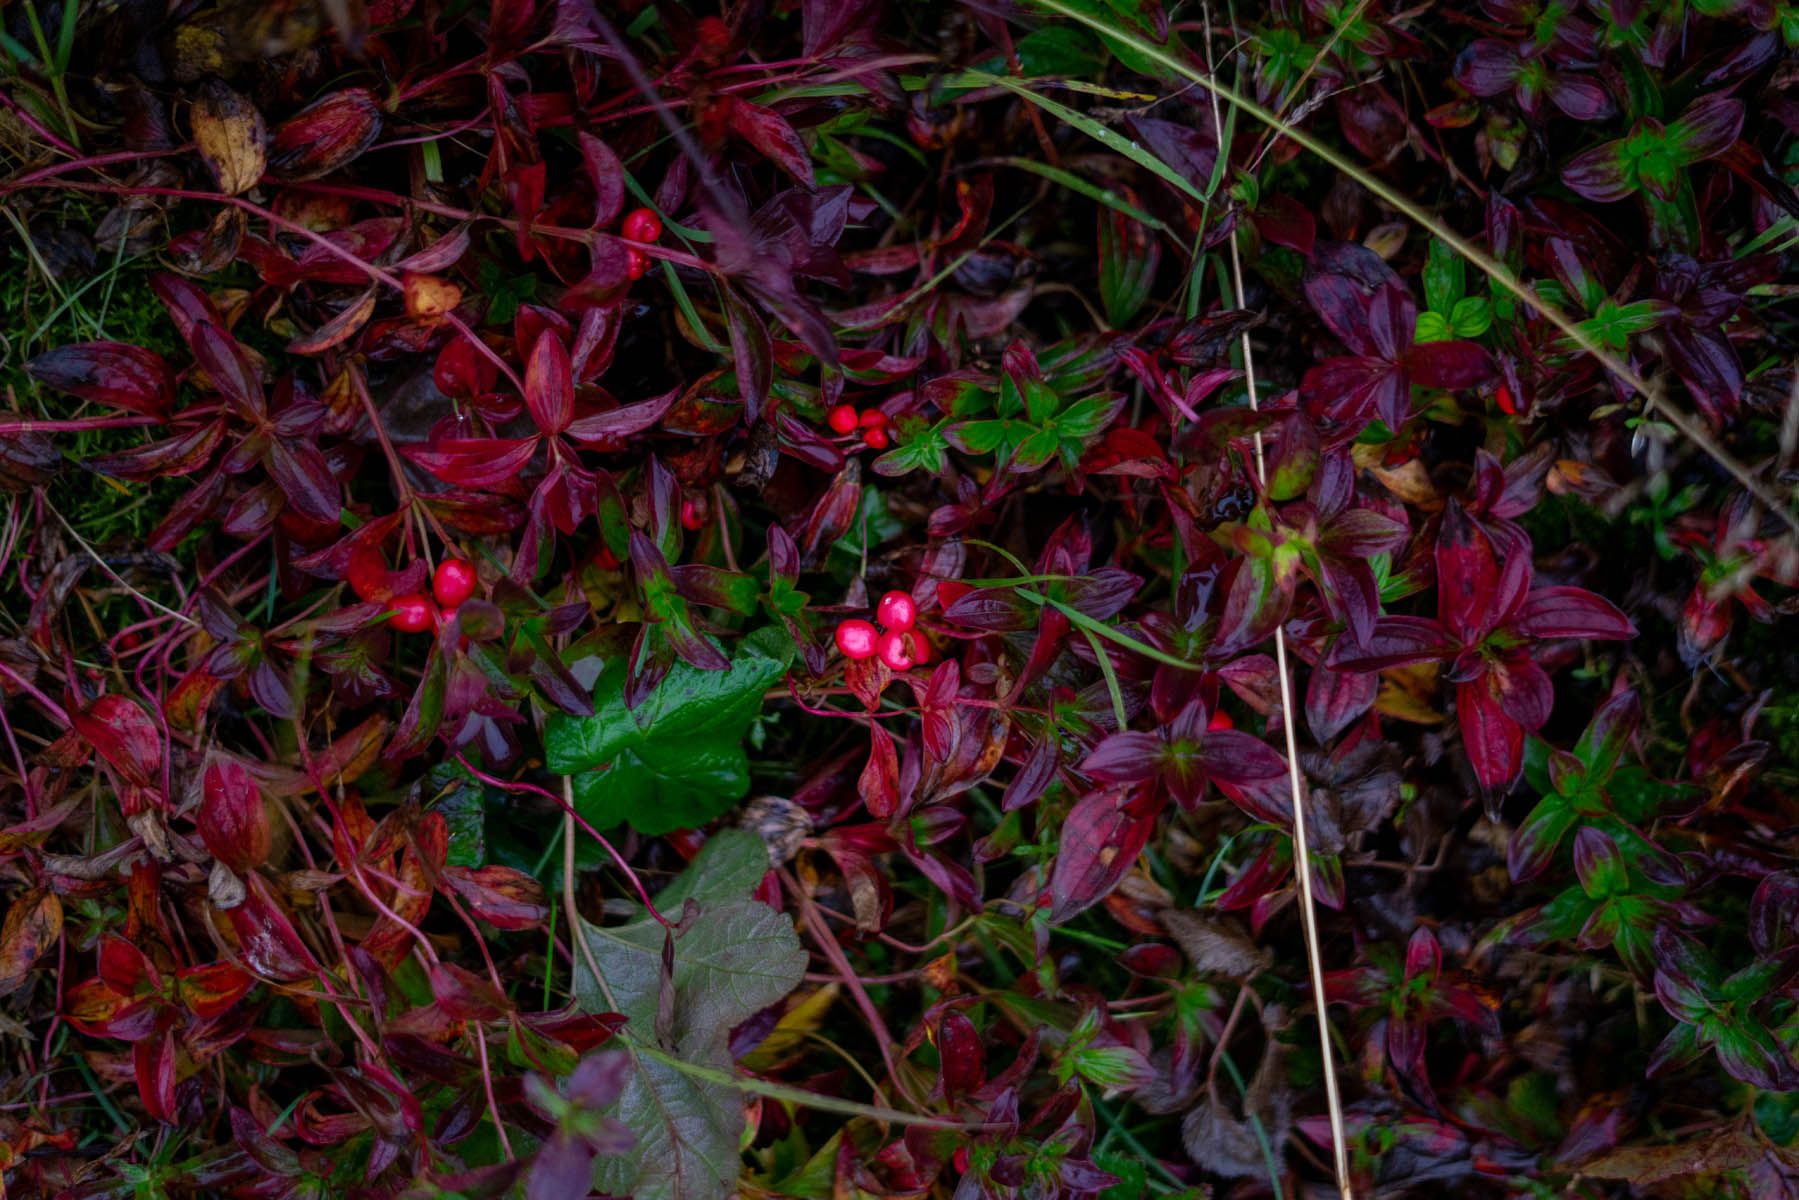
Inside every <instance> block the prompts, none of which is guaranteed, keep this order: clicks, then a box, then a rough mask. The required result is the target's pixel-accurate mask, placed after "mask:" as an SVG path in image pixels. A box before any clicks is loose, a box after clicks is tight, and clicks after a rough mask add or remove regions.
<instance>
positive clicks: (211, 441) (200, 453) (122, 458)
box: [81, 421, 225, 483]
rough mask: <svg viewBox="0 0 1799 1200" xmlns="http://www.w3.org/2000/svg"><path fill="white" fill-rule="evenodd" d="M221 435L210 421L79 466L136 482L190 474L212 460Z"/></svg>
mask: <svg viewBox="0 0 1799 1200" xmlns="http://www.w3.org/2000/svg"><path fill="white" fill-rule="evenodd" d="M224 436H225V427H224V425H223V424H222V423H220V422H218V421H213V422H211V423H210V424H206V425H202V426H200V427H199V428H197V429H193V430H190V431H188V432H187V433H182V434H177V435H176V436H174V437H171V438H164V439H163V440H162V441H159V442H151V443H149V444H148V445H145V446H138V447H135V448H134V449H131V450H121V451H120V452H119V453H117V454H102V455H99V456H97V457H95V458H90V459H87V460H86V461H85V462H83V463H82V464H81V465H82V466H84V467H86V468H87V469H88V470H90V471H93V472H95V473H96V474H99V475H108V476H111V477H112V478H114V479H129V480H131V481H133V482H135V483H144V482H146V481H148V480H151V479H166V478H171V477H174V476H180V475H191V474H193V473H194V472H195V471H198V470H199V469H200V468H201V467H204V466H205V465H206V464H207V463H209V462H211V461H212V455H213V452H214V451H215V450H217V449H218V448H219V442H220V441H221V440H223V438H224Z"/></svg>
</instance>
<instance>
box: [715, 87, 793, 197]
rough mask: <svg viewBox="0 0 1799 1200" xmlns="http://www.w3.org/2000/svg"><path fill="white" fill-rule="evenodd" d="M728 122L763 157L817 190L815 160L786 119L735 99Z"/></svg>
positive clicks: (758, 106)
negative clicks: (813, 172)
mask: <svg viewBox="0 0 1799 1200" xmlns="http://www.w3.org/2000/svg"><path fill="white" fill-rule="evenodd" d="M728 103H729V104H730V111H729V115H728V116H727V118H726V119H727V120H728V121H729V122H730V126H731V128H732V130H733V131H735V132H736V134H737V136H739V137H741V138H742V139H743V140H744V141H746V142H748V143H749V144H750V145H752V146H754V147H755V148H756V149H757V150H758V151H760V152H761V154H762V156H763V157H764V158H766V159H768V160H769V161H770V162H772V163H774V164H775V166H777V167H780V168H781V169H782V170H783V171H785V172H787V173H788V174H789V175H791V176H793V177H794V178H795V179H797V180H798V181H799V182H800V183H802V184H804V185H806V186H807V187H813V186H815V182H814V180H813V177H812V159H811V157H810V156H809V155H808V154H807V153H806V143H805V142H803V141H801V140H800V135H799V134H797V133H795V132H794V130H793V126H791V125H789V124H788V123H787V121H786V118H784V117H782V116H781V115H780V114H779V113H777V112H775V111H774V110H772V109H767V108H763V107H762V106H761V105H760V104H751V103H750V102H749V101H748V100H739V99H735V98H733V99H731V100H730V101H728Z"/></svg>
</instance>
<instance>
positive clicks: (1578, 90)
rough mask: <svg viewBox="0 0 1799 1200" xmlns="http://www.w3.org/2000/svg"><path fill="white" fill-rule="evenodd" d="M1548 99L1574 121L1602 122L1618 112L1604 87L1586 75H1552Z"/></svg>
mask: <svg viewBox="0 0 1799 1200" xmlns="http://www.w3.org/2000/svg"><path fill="white" fill-rule="evenodd" d="M1549 99H1550V102H1551V103H1553V104H1554V105H1555V106H1556V107H1557V108H1559V109H1561V110H1562V112H1563V113H1564V114H1565V115H1567V116H1569V117H1572V118H1573V119H1574V120H1576V121H1602V120H1604V119H1605V118H1607V117H1609V116H1611V115H1612V114H1614V113H1615V112H1617V111H1618V109H1617V106H1616V105H1614V104H1613V103H1612V95H1611V93H1610V92H1608V91H1606V90H1605V85H1604V84H1603V83H1601V82H1600V81H1599V80H1597V79H1593V78H1591V77H1589V76H1586V75H1553V76H1551V77H1550V80H1549Z"/></svg>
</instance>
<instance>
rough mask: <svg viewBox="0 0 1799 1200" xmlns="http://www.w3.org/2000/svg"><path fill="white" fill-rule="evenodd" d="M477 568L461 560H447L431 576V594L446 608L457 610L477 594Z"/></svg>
mask: <svg viewBox="0 0 1799 1200" xmlns="http://www.w3.org/2000/svg"><path fill="white" fill-rule="evenodd" d="M476 583H477V580H476V579H475V568H473V567H471V566H470V565H469V564H468V563H466V562H464V561H463V560H462V559H460V558H446V559H444V560H443V561H442V562H440V563H438V564H437V572H436V573H435V574H434V575H432V576H431V594H432V595H433V596H436V597H437V602H438V603H439V604H441V605H443V606H444V607H445V608H451V609H453V608H455V607H456V606H457V605H458V604H461V603H462V602H463V601H464V600H467V599H468V598H469V597H470V596H472V595H474V594H475V587H476Z"/></svg>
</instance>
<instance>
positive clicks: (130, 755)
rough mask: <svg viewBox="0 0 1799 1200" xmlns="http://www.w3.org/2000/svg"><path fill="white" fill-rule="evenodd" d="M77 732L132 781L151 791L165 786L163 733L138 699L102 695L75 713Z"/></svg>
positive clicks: (123, 776) (125, 778) (72, 717)
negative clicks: (163, 782) (163, 776)
mask: <svg viewBox="0 0 1799 1200" xmlns="http://www.w3.org/2000/svg"><path fill="white" fill-rule="evenodd" d="M71 721H72V723H73V724H74V726H75V732H76V733H78V734H80V735H81V736H82V737H83V738H85V739H86V740H87V742H88V744H89V745H91V746H92V747H93V748H94V750H95V751H96V752H97V753H98V754H99V755H100V757H101V758H103V759H105V760H106V761H107V764H108V765H110V766H111V767H112V769H113V770H115V771H117V772H118V773H119V775H120V776H121V777H122V778H123V779H124V780H125V781H126V782H128V783H131V784H135V785H136V786H138V787H140V788H145V789H147V790H151V791H159V790H160V789H161V787H162V733H161V732H160V731H159V730H158V729H157V727H156V722H155V721H153V720H152V719H151V718H150V715H149V714H148V713H146V712H145V711H144V710H143V708H142V707H140V706H139V705H138V703H137V702H136V701H135V700H132V699H131V698H130V697H128V696H119V695H111V696H102V697H100V698H99V699H98V700H96V701H94V703H93V704H92V705H91V706H89V707H88V708H87V710H86V711H76V712H75V713H74V714H73V715H72V716H71Z"/></svg>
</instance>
